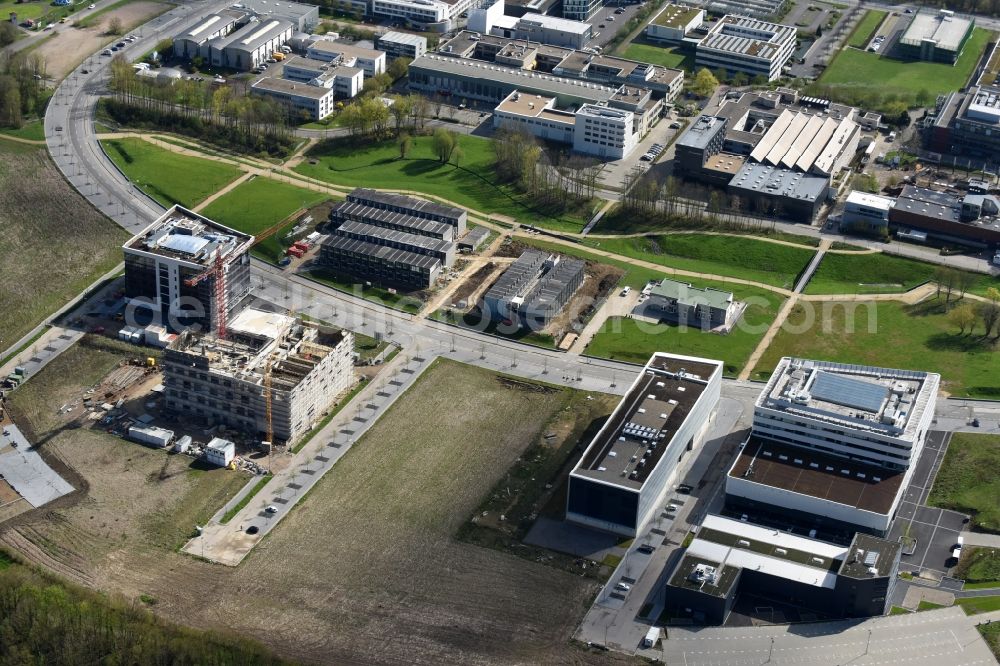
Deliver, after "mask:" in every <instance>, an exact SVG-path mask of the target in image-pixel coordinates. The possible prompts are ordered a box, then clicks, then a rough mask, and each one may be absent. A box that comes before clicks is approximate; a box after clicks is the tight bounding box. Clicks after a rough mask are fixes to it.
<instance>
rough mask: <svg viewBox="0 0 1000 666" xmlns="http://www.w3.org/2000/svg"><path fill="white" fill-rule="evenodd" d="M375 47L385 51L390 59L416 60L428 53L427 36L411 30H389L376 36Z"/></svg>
mask: <svg viewBox="0 0 1000 666" xmlns="http://www.w3.org/2000/svg"><path fill="white" fill-rule="evenodd" d="M375 48H376V49H378V50H379V51H384V52H385V55H386V57H388V58H389V59H390V60H395V59H396V58H409V59H410V60H415V59H416V58H419V57H420V56H422V55H423V54H425V53H427V38H426V37H423V36H421V35H414V34H412V33H409V32H395V31H389V32H387V33H385V34H382V35H379V36H378V37H376V38H375Z"/></svg>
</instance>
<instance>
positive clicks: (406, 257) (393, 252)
mask: <svg viewBox="0 0 1000 666" xmlns="http://www.w3.org/2000/svg"><path fill="white" fill-rule="evenodd" d="M323 245H324V246H326V247H331V248H335V249H338V250H342V251H344V252H349V253H351V254H357V255H364V256H368V257H371V258H372V259H375V260H377V261H380V262H384V263H396V264H406V265H408V266H414V267H417V268H424V269H427V270H433V269H434V267H435V266H439V265H440V264H441V261H440V260H439V259H438V258H437V257H432V256H430V255H426V254H417V253H416V252H410V251H409V250H397V249H396V248H392V247H386V246H385V245H375V244H374V243H369V242H368V241H363V240H358V239H355V238H345V237H343V236H329V237H327V238H326V239H325V240H324V241H323Z"/></svg>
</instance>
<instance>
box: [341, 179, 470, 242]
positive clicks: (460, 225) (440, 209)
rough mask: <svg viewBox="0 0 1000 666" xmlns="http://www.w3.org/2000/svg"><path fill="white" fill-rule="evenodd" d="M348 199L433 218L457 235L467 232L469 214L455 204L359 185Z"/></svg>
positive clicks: (397, 211)
mask: <svg viewBox="0 0 1000 666" xmlns="http://www.w3.org/2000/svg"><path fill="white" fill-rule="evenodd" d="M347 201H350V202H351V203H357V204H362V205H365V206H369V207H371V208H376V209H379V210H386V211H391V212H396V213H405V214H406V215H410V216H412V217H417V218H420V219H424V220H433V221H435V222H442V223H444V224H447V225H450V226H451V227H452V228H453V229H454V230H455V235H456V236H461V235H462V234H463V233H465V227H466V224H467V222H468V219H469V214H468V213H467V212H465V211H464V210H462V209H461V208H457V207H455V206H447V205H445V204H439V203H436V202H434V201H428V200H426V199H418V198H416V197H408V196H406V195H403V194H393V193H392V192H381V191H379V190H373V189H369V188H367V187H359V188H357V189H355V190H352V191H351V193H350V194H348V195H347Z"/></svg>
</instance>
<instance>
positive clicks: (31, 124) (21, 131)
mask: <svg viewBox="0 0 1000 666" xmlns="http://www.w3.org/2000/svg"><path fill="white" fill-rule="evenodd" d="M0 134H7V135H9V136H16V137H17V138H19V139H29V140H31V141H44V140H45V125H44V124H43V123H42V121H41V120H29V121H27V122H26V123H24V124H23V125H22V126H21V127H18V128H16V129H15V128H13V127H0Z"/></svg>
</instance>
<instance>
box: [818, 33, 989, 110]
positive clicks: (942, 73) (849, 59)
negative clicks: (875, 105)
mask: <svg viewBox="0 0 1000 666" xmlns="http://www.w3.org/2000/svg"><path fill="white" fill-rule="evenodd" d="M990 34H991V33H990V32H989V31H988V30H984V29H982V28H976V29H975V30H974V31H973V34H972V36H971V37H970V38H969V41H968V43H967V44H966V45H965V49H964V51H963V52H962V55H961V56H959V58H958V62H957V63H955V64H954V65H949V64H946V63H940V62H923V61H921V62H910V61H902V60H893V59H890V58H888V57H885V56H882V55H880V54H878V53H870V52H868V51H859V50H857V49H842V50H841V51H840V53H839V54H838V55H837V56H836V57H835V58H834V59H833V61H832V62H831V63H830V65H829V66H828V67H827V68H826V71H824V72H823V74H822V76H820V78H819V81H818V84H819V86H820V88H825V89H828V90H832V91H836V89H837V88H839V87H844V88H848V87H849V88H853V89H855V90H856V91H858V92H859V93H863V92H864V91H870V92H871V93H877V94H878V95H879V96H886V95H892V94H895V95H899V96H901V97H902V98H904V99H906V100H908V101H910V102H912V99H913V96H914V95H916V94H917V93H918V92H920V91H921V90H927V91H928V92H929V93H930V94H931V95H932V96H933V95H938V94H943V93H948V92H954V91H956V90H958V89H960V88H962V87H963V86H964V85H965V83H966V81H968V79H969V76H970V75H971V74H972V71H973V70H974V69H975V68H976V65H977V63H978V62H979V57H980V55H981V54H982V52H983V49H984V48H985V47H986V43H987V42H988V41H989V39H990Z"/></svg>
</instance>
